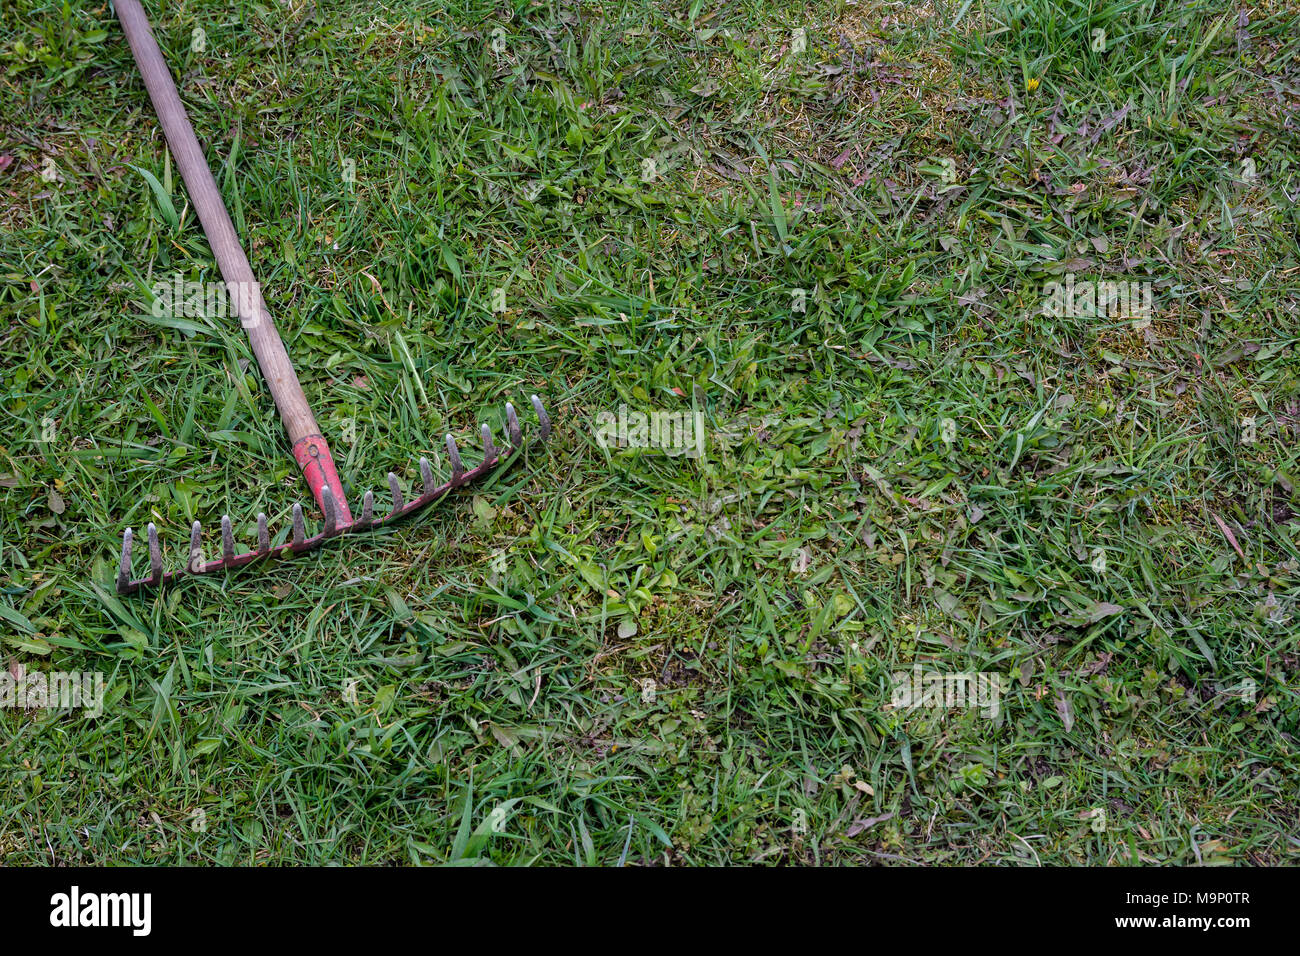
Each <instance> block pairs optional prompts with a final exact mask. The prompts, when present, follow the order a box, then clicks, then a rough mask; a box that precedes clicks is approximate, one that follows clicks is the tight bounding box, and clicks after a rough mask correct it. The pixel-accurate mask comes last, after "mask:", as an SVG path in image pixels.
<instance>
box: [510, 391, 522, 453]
mask: <svg viewBox="0 0 1300 956" xmlns="http://www.w3.org/2000/svg"><path fill="white" fill-rule="evenodd" d="M506 434H508V435H509V436H510V447H511V449H515V448H518V447H519V446H520V445H522V444H523V443H524V430H523V429H522V428H520V427H519V416H518V415H516V414H515V407H514V406H513V405H511V404H510V403H509V402H506Z"/></svg>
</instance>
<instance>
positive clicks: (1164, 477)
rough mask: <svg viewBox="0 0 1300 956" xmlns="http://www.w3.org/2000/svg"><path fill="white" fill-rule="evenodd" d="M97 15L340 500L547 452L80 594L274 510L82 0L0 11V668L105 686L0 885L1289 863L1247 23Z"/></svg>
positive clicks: (274, 425)
mask: <svg viewBox="0 0 1300 956" xmlns="http://www.w3.org/2000/svg"><path fill="white" fill-rule="evenodd" d="M145 6H146V9H147V10H148V12H149V14H150V16H151V19H152V20H153V23H154V29H155V33H156V35H157V37H158V40H159V43H160V45H161V47H162V49H163V51H164V54H165V55H166V56H167V58H168V61H169V63H170V64H171V66H172V70H173V74H174V75H175V77H176V78H177V82H178V86H179V87H180V90H181V94H182V97H183V99H184V100H185V102H186V105H187V107H188V109H189V111H190V117H191V120H192V122H193V123H194V126H195V129H196V132H197V133H198V136H199V139H200V140H201V141H202V142H203V143H204V145H205V148H206V149H207V153H208V157H209V160H210V162H211V164H212V166H213V169H214V172H215V174H216V177H217V180H218V183H219V184H220V186H221V188H222V191H223V194H224V196H225V198H226V202H227V205H228V207H229V208H230V212H231V215H232V217H233V218H234V220H235V224H236V227H237V229H238V230H239V232H240V235H241V237H242V238H243V239H244V241H245V245H246V247H247V248H248V250H249V256H250V259H251V260H252V262H253V267H254V269H255V271H256V272H257V274H258V277H259V279H260V280H261V282H262V285H263V288H264V290H265V293H266V298H267V300H268V302H269V303H270V305H271V308H272V311H273V313H274V315H275V317H276V321H277V322H278V324H279V327H280V330H281V334H282V335H283V336H284V338H285V341H286V344H287V346H288V349H289V352H290V355H291V356H292V357H293V359H294V361H295V364H296V365H297V368H298V371H299V375H300V377H301V379H302V381H303V386H304V388H305V390H306V392H307V394H308V397H309V399H310V400H311V401H312V403H313V406H314V408H315V409H316V414H317V418H318V420H319V421H320V424H321V426H322V428H323V429H324V430H325V432H326V434H327V437H328V438H329V439H330V441H331V443H332V445H333V446H334V452H335V456H336V457H337V458H338V459H339V463H340V468H341V470H342V471H343V472H344V473H345V476H346V480H347V481H349V482H350V483H351V487H350V488H349V491H350V492H351V493H352V494H353V495H354V496H355V497H356V498H357V499H359V497H360V494H361V492H362V491H364V490H365V489H366V488H368V487H371V488H375V489H377V494H378V496H379V499H380V502H381V506H382V505H383V504H386V503H387V494H388V493H387V491H386V490H382V491H381V490H379V489H383V488H384V487H385V486H384V476H385V474H386V473H387V471H389V470H390V469H391V470H394V471H396V472H397V473H398V475H399V476H400V477H401V478H402V480H403V482H404V483H406V484H407V485H408V486H409V485H410V484H411V483H412V482H418V478H419V476H418V473H417V472H416V469H415V462H416V460H417V459H418V458H419V456H421V455H426V456H429V457H430V458H431V459H433V460H435V462H436V463H437V464H438V465H439V466H441V467H443V469H444V471H445V461H443V458H445V455H444V456H443V457H442V458H440V457H439V456H438V452H439V449H440V448H441V439H442V436H443V434H444V433H446V432H453V433H455V434H457V435H459V436H463V441H462V445H465V444H472V440H473V435H474V431H475V429H476V427H477V424H478V423H479V422H480V421H487V422H489V423H490V424H492V425H493V426H494V428H495V430H496V432H497V434H498V435H500V434H501V427H500V426H501V423H502V417H501V416H502V407H503V405H504V402H506V401H508V400H509V401H513V402H514V403H515V404H516V406H518V407H520V408H521V409H526V408H527V396H528V395H530V394H532V393H534V392H536V393H538V394H539V395H541V396H542V398H543V399H544V400H545V401H546V403H547V405H548V408H549V409H550V410H551V413H552V415H553V417H554V420H555V423H556V429H555V434H554V436H553V438H552V441H551V442H550V443H549V445H547V446H545V447H544V448H534V449H532V450H531V451H530V452H529V453H528V455H527V456H525V457H524V458H523V459H522V460H521V461H520V462H519V464H517V465H516V466H515V467H514V468H513V469H511V470H510V471H508V472H504V473H500V474H498V475H497V476H496V477H494V478H493V479H492V480H491V481H489V482H488V483H486V484H484V485H481V486H478V487H476V488H475V489H474V490H473V491H466V492H463V493H460V494H458V495H456V496H453V497H451V498H449V499H446V500H445V501H444V502H443V503H441V504H440V505H439V506H438V507H436V508H434V509H432V510H430V511H428V512H426V513H423V514H422V515H421V516H420V517H419V518H418V519H416V520H413V521H411V522H409V523H407V524H404V525H401V526H398V527H395V528H393V529H392V530H390V531H386V532H383V533H378V534H375V535H371V536H367V537H358V538H349V539H346V540H342V541H338V542H335V543H333V544H332V545H331V546H329V547H328V548H326V549H325V550H323V551H321V552H317V553H315V554H313V555H310V556H307V557H304V558H302V559H299V560H295V561H277V562H271V563H269V564H266V565H260V566H254V567H252V568H249V569H245V570H244V571H242V572H239V573H232V574H229V575H216V576H213V577H211V578H199V579H192V580H188V581H185V582H184V583H182V584H181V585H179V586H176V587H174V588H171V589H169V590H165V591H163V592H161V593H144V594H140V595H136V596H131V597H125V598H121V597H118V596H117V595H116V594H115V593H114V591H113V586H112V575H113V572H114V566H115V562H116V554H117V549H118V547H119V546H120V541H121V533H122V529H123V528H124V527H126V526H127V525H130V526H132V527H134V528H136V529H140V528H142V527H143V526H144V525H145V524H146V523H147V522H149V521H153V522H155V523H157V525H158V528H159V531H160V534H161V536H162V538H163V541H164V543H165V546H166V547H167V549H168V551H169V555H168V560H169V561H170V562H172V563H174V564H179V563H181V562H182V559H183V558H182V555H183V552H184V548H185V546H186V543H187V536H188V528H189V524H190V523H191V522H192V521H194V520H196V519H198V520H201V521H202V522H203V523H204V527H205V528H207V529H209V531H208V535H209V537H208V540H207V542H206V544H207V547H208V549H209V550H210V551H213V552H215V551H216V549H217V548H218V547H219V544H218V540H217V537H216V528H217V526H218V522H219V519H220V517H221V515H222V514H223V513H227V512H228V513H229V514H230V515H231V516H232V517H233V518H234V519H235V522H236V528H237V534H238V535H239V537H240V539H241V541H244V542H251V541H252V540H253V537H252V536H253V532H254V529H253V527H252V519H253V516H254V515H255V514H256V513H257V512H258V511H264V512H266V513H267V514H268V515H270V516H271V520H272V532H273V534H278V535H281V536H283V535H284V534H285V533H286V532H287V528H288V515H289V510H290V508H291V507H292V505H293V504H294V503H295V502H304V504H306V503H307V502H309V501H310V494H309V492H308V491H307V489H306V486H305V483H304V482H303V480H302V478H301V476H300V474H299V473H298V471H297V468H296V466H295V465H294V463H293V461H292V459H291V458H290V457H289V454H288V447H287V442H286V441H285V438H284V435H283V432H282V430H281V427H280V424H279V420H278V418H277V416H276V414H275V411H274V408H273V406H272V403H271V399H270V396H269V394H268V392H267V390H266V388H265V385H264V384H263V382H262V379H261V378H260V375H259V374H258V371H257V367H256V363H255V362H254V361H253V359H252V355H251V351H250V349H249V347H248V344H247V341H246V339H245V337H244V334H243V332H242V330H241V329H240V327H239V323H238V322H237V321H235V320H232V319H225V318H220V317H213V316H211V315H197V316H186V315H183V314H176V312H175V311H173V312H170V313H169V312H167V311H166V310H163V314H161V315H155V314H154V312H155V311H158V310H156V309H154V308H153V301H152V298H153V297H152V292H151V290H152V288H153V285H154V283H156V282H159V281H165V282H171V281H173V280H174V279H175V278H176V277H178V276H179V277H180V279H181V280H182V281H215V280H217V279H219V276H218V275H217V273H216V271H215V265H214V263H213V260H212V258H211V255H210V252H209V248H208V244H207V241H206V240H205V238H204V236H203V233H202V230H201V228H200V227H199V225H198V223H197V221H196V218H195V215H194V211H193V208H192V207H191V205H190V203H189V200H188V196H187V194H186V193H185V190H184V188H183V186H182V184H181V183H180V181H179V176H178V174H177V173H176V170H175V167H174V165H173V164H172V163H171V161H170V158H169V156H168V153H167V149H166V146H165V144H164V142H163V139H162V135H161V133H160V132H159V130H158V127H157V123H156V120H155V117H154V114H153V111H152V107H151V106H150V103H149V100H148V97H147V95H146V93H145V91H144V87H143V84H142V82H141V80H140V78H139V75H138V73H137V70H136V67H135V64H134V61H133V60H132V58H131V55H130V52H129V50H128V48H127V45H126V42H125V40H124V38H123V36H122V33H121V29H120V27H119V26H118V24H117V21H116V19H115V17H114V14H113V12H112V9H111V7H110V6H109V5H108V3H107V2H103V3H93V2H91V3H84V4H69V5H66V6H65V5H63V4H60V3H55V2H47V0H15V2H9V3H6V4H5V5H4V7H3V11H2V12H0V37H3V38H4V39H3V40H2V41H0V197H2V198H0V362H2V363H3V367H2V368H0V665H3V664H7V665H8V667H9V669H10V672H11V673H13V674H17V673H21V672H27V673H31V672H35V671H102V672H103V674H104V679H105V682H106V686H107V694H106V700H105V703H104V712H103V714H102V715H100V716H98V717H91V716H87V715H85V714H83V713H82V712H81V711H78V710H63V711H59V710H25V709H14V708H10V709H7V710H2V711H0V858H2V859H3V861H4V862H6V863H11V864H89V863H101V864H103V863H224V864H284V863H367V864H390V863H444V862H458V863H463V862H487V861H492V862H496V863H508V864H527V863H535V864H564V863H577V864H602V865H606V864H617V863H620V862H625V863H628V864H648V865H664V864H674V865H680V864H711V863H723V862H733V863H748V862H766V863H809V864H811V863H822V864H845V863H873V862H875V863H898V864H905V863H913V864H954V863H1026V864H1038V863H1043V864H1049V863H1053V864H1064V863H1089V864H1131V863H1198V862H1199V863H1206V864H1216V863H1222V864H1278V863H1288V862H1289V863H1292V864H1294V863H1296V862H1300V797H1298V795H1297V785H1296V776H1295V768H1296V765H1297V757H1298V751H1300V741H1298V740H1297V732H1298V731H1297V723H1298V721H1300V638H1298V635H1300V607H1297V598H1298V596H1300V488H1298V487H1297V485H1298V483H1300V451H1298V450H1297V448H1298V446H1300V442H1298V440H1297V439H1298V437H1300V357H1298V356H1300V353H1298V351H1297V348H1298V345H1300V252H1298V250H1297V234H1298V232H1300V229H1298V226H1300V214H1298V213H1297V208H1296V199H1297V198H1300V158H1297V157H1298V155H1300V150H1298V149H1297V146H1298V140H1300V12H1298V11H1297V9H1296V7H1295V6H1294V4H1292V3H1289V2H1286V0H1261V2H1246V3H1240V4H1229V3H1226V2H1222V0H1186V2H1181V3H1159V2H1155V0H1142V2H1140V0H1118V2H1105V0H1091V2H1073V0H1020V2H981V0H954V2H947V0H945V2H938V0H935V2H930V3H915V4H911V3H887V2H876V0H859V2H858V3H856V4H854V3H849V2H846V0H840V2H836V3H814V4H810V5H808V6H807V7H805V8H802V9H800V8H798V7H795V6H791V5H789V4H784V3H777V2H774V0H742V2H740V3H721V2H705V0H693V2H662V3H646V2H636V3H634V2H625V3H622V4H595V3H577V2H559V0H557V2H541V0H516V2H514V3H513V4H488V3H485V2H479V0H451V2H450V3H447V4H443V3H434V2H423V0H409V2H408V0H396V2H391V3H385V4H380V5H375V4H373V3H359V2H352V0H346V2H331V3H322V4H319V5H316V6H313V5H312V4H310V3H307V2H299V0H289V2H278V0H264V2H249V0H224V2H222V0H191V2H187V3H185V4H166V5H165V7H166V9H165V10H164V9H163V7H164V5H163V4H161V3H159V2H157V0H146V3H145ZM150 177H152V180H151V179H150ZM1085 282H1093V283H1096V282H1115V283H1126V284H1131V285H1125V286H1124V288H1132V289H1135V290H1137V289H1141V290H1145V293H1146V294H1149V295H1150V303H1151V305H1150V309H1149V310H1146V309H1137V308H1136V303H1138V302H1139V301H1140V298H1139V296H1138V295H1136V294H1135V295H1134V297H1133V300H1132V301H1131V302H1130V308H1128V309H1106V308H1102V309H1101V310H1099V314H1091V313H1090V310H1089V309H1088V308H1086V307H1082V306H1079V302H1078V299H1077V298H1076V299H1075V300H1073V301H1074V303H1075V306H1076V307H1075V308H1067V309H1047V310H1046V311H1045V310H1044V303H1045V302H1047V301H1049V300H1050V299H1051V297H1052V296H1053V295H1054V290H1056V289H1058V288H1060V287H1062V286H1065V285H1066V284H1067V283H1074V284H1075V288H1076V289H1077V288H1078V287H1079V285H1078V284H1082V283H1085ZM1053 283H1056V284H1057V285H1056V286H1053V285H1052V284H1053ZM495 290H503V291H502V292H497V291H495ZM1049 313H1053V314H1049ZM620 409H623V411H624V413H625V414H626V413H627V412H631V413H638V412H639V413H644V414H649V413H652V412H658V413H661V414H675V415H680V416H684V417H686V418H687V419H688V420H695V419H697V418H698V420H699V421H700V422H702V425H703V436H704V454H703V455H702V456H694V455H685V454H669V453H668V452H667V450H665V449H661V448H653V447H648V448H647V447H619V446H617V445H613V446H611V443H610V442H608V441H603V440H602V432H601V426H600V424H599V422H601V421H606V422H607V421H609V415H608V414H607V415H604V416H602V413H610V414H612V415H613V416H615V417H617V416H618V415H619V413H620ZM527 417H528V418H531V413H529V415H528V416H527ZM467 457H469V456H468V454H467ZM310 510H311V511H314V507H313V508H312V509H310ZM318 520H319V515H312V516H311V517H310V518H309V522H311V521H318ZM141 552H142V549H141V548H137V565H136V570H137V574H140V573H143V570H144V565H143V555H142V553H141ZM914 665H921V666H922V667H923V669H924V672H926V673H941V674H956V673H969V672H978V673H986V674H997V675H1002V677H1003V679H1004V680H1005V681H1006V687H1005V693H1003V694H1002V696H1001V698H1000V707H999V708H997V710H998V713H997V715H996V716H989V715H988V713H987V711H985V710H981V709H979V708H974V707H963V708H951V709H940V708H930V707H919V708H907V707H903V706H897V705H896V701H895V677H894V675H896V674H898V673H900V672H903V673H908V674H910V673H911V672H912V671H911V669H912V668H913V666H914Z"/></svg>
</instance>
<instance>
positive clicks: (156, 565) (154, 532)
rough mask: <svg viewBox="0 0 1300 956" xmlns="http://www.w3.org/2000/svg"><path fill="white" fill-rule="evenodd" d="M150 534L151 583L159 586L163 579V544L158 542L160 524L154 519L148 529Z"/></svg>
mask: <svg viewBox="0 0 1300 956" xmlns="http://www.w3.org/2000/svg"><path fill="white" fill-rule="evenodd" d="M146 531H147V533H148V535H149V584H150V585H153V586H157V585H158V583H159V582H161V581H162V574H163V570H162V546H161V545H160V544H158V526H157V525H155V524H154V523H153V522H152V521H150V522H149V527H148V528H147V529H146Z"/></svg>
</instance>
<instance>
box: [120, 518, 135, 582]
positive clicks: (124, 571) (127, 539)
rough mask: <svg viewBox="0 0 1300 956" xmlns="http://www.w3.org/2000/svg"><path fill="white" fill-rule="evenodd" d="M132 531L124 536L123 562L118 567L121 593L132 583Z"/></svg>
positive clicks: (127, 531) (127, 530)
mask: <svg viewBox="0 0 1300 956" xmlns="http://www.w3.org/2000/svg"><path fill="white" fill-rule="evenodd" d="M132 537H133V535H132V534H131V529H130V528H127V529H126V533H125V534H123V535H122V560H121V561H120V562H119V563H118V566H117V590H118V592H119V593H121V591H122V590H123V589H124V588H126V587H127V586H128V585H130V583H131V540H132Z"/></svg>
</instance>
